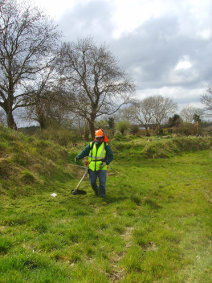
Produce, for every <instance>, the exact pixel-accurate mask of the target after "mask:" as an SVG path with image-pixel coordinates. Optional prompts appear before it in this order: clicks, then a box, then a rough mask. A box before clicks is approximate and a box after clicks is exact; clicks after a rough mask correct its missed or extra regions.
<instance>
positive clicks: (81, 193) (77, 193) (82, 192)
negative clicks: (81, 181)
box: [71, 190, 87, 195]
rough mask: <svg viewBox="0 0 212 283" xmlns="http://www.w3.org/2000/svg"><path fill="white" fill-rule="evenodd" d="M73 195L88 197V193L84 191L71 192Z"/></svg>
mask: <svg viewBox="0 0 212 283" xmlns="http://www.w3.org/2000/svg"><path fill="white" fill-rule="evenodd" d="M71 193H72V195H86V194H87V193H86V191H83V190H72V191H71Z"/></svg>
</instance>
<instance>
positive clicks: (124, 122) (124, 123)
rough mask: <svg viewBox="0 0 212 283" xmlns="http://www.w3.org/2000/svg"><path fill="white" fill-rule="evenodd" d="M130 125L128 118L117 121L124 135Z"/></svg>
mask: <svg viewBox="0 0 212 283" xmlns="http://www.w3.org/2000/svg"><path fill="white" fill-rule="evenodd" d="M129 127H130V122H129V121H128V120H122V121H119V122H117V123H116V129H117V130H118V131H119V132H120V133H121V134H122V135H124V134H125V133H126V132H127V130H128V129H129Z"/></svg>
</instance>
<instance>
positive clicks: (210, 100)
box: [201, 88, 212, 116]
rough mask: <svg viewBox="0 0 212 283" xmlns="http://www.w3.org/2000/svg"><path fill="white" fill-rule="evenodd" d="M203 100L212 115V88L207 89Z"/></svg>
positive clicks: (208, 112) (208, 113)
mask: <svg viewBox="0 0 212 283" xmlns="http://www.w3.org/2000/svg"><path fill="white" fill-rule="evenodd" d="M201 102H202V103H203V104H204V105H205V110H206V111H207V115H209V116H211V115H212V88H209V89H208V90H207V94H204V95H202V97H201Z"/></svg>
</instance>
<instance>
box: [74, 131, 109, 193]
mask: <svg viewBox="0 0 212 283" xmlns="http://www.w3.org/2000/svg"><path fill="white" fill-rule="evenodd" d="M107 142H108V139H107V137H106V136H105V135H104V132H103V130H102V129H100V130H96V131H95V139H94V141H93V142H90V143H89V144H88V145H87V146H86V147H85V148H84V150H83V151H82V152H80V153H79V154H78V155H77V156H76V157H75V161H76V162H77V160H79V159H82V158H83V157H85V156H88V161H89V165H88V168H89V181H90V184H91V187H92V189H93V190H94V192H95V194H96V195H97V196H100V197H105V194H106V176H107V165H109V164H110V162H111V161H112V160H113V152H112V150H111V148H110V146H109V145H108V143H107ZM97 178H99V186H97Z"/></svg>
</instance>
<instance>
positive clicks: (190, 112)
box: [180, 105, 204, 123]
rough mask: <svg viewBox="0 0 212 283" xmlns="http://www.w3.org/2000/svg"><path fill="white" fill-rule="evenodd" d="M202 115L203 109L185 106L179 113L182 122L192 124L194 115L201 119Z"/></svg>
mask: <svg viewBox="0 0 212 283" xmlns="http://www.w3.org/2000/svg"><path fill="white" fill-rule="evenodd" d="M203 113H204V111H203V109H200V108H197V107H194V106H192V105H187V106H185V107H184V108H183V109H182V110H181V111H180V116H181V117H182V119H183V121H184V122H187V123H192V122H193V120H194V115H195V114H196V115H198V116H200V117H201V116H202V115H203Z"/></svg>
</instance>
